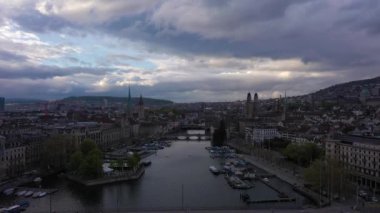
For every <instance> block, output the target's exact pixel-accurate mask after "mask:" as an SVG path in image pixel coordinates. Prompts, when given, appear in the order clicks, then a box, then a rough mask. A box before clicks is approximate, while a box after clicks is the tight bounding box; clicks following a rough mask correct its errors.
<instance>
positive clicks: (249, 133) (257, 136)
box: [245, 127, 281, 143]
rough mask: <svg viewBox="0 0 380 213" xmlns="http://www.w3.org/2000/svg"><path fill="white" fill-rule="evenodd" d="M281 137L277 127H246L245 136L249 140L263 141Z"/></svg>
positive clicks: (253, 141) (252, 141) (254, 141)
mask: <svg viewBox="0 0 380 213" xmlns="http://www.w3.org/2000/svg"><path fill="white" fill-rule="evenodd" d="M279 137H281V135H280V133H279V132H278V130H277V129H276V128H258V127H254V128H250V127H246V129H245V138H246V141H247V142H251V143H263V142H264V141H265V140H272V139H274V138H279Z"/></svg>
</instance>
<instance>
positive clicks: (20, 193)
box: [16, 190, 26, 196]
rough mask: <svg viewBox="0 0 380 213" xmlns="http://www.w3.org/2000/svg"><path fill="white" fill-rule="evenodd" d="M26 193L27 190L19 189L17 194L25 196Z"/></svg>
mask: <svg viewBox="0 0 380 213" xmlns="http://www.w3.org/2000/svg"><path fill="white" fill-rule="evenodd" d="M25 193H26V191H25V190H23V191H18V192H17V193H16V195H17V196H23V195H25Z"/></svg>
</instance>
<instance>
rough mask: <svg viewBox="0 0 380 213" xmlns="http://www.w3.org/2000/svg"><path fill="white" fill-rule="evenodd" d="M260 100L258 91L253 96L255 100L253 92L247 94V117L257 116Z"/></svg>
mask: <svg viewBox="0 0 380 213" xmlns="http://www.w3.org/2000/svg"><path fill="white" fill-rule="evenodd" d="M258 102H259V96H258V95H257V93H255V95H254V97H253V101H252V96H251V93H250V92H249V93H248V94H247V101H246V103H245V109H246V116H247V118H254V117H257V110H258Z"/></svg>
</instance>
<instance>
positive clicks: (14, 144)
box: [0, 138, 26, 177]
mask: <svg viewBox="0 0 380 213" xmlns="http://www.w3.org/2000/svg"><path fill="white" fill-rule="evenodd" d="M2 140H4V139H2ZM3 143H4V144H3V148H2V154H1V159H0V160H1V163H0V165H3V167H4V168H5V175H6V177H16V176H18V175H20V174H22V173H23V172H24V169H25V150H26V146H25V145H24V144H22V143H21V142H20V141H19V140H17V138H6V139H5V141H3Z"/></svg>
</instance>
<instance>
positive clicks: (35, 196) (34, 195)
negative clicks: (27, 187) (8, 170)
mask: <svg viewBox="0 0 380 213" xmlns="http://www.w3.org/2000/svg"><path fill="white" fill-rule="evenodd" d="M40 194H41V192H34V193H33V196H32V197H33V198H37V197H38V196H40Z"/></svg>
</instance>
